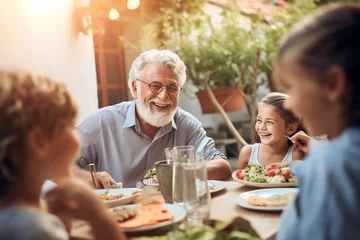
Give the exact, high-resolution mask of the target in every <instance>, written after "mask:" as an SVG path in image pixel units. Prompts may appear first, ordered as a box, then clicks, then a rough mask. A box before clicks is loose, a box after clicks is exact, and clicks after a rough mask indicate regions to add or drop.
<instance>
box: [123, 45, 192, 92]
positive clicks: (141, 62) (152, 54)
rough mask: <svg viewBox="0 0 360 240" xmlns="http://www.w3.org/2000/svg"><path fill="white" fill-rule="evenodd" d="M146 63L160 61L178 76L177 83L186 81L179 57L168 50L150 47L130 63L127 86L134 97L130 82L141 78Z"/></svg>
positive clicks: (182, 64)
mask: <svg viewBox="0 0 360 240" xmlns="http://www.w3.org/2000/svg"><path fill="white" fill-rule="evenodd" d="M148 63H160V64H162V65H164V66H166V67H168V68H170V69H172V70H173V71H174V73H175V74H176V75H177V76H178V81H179V84H180V85H181V86H182V85H183V84H184V83H185V81H186V66H185V64H184V62H183V61H182V60H181V59H180V57H179V56H178V55H177V54H176V53H173V52H171V51H169V50H157V49H151V50H149V51H146V52H143V53H142V54H140V56H139V57H137V58H136V59H135V60H134V62H133V63H132V65H131V69H130V72H129V79H128V87H129V89H130V92H131V95H132V96H133V97H134V92H133V89H132V82H133V81H135V80H136V79H140V78H141V76H140V75H141V71H142V70H143V68H144V67H145V65H146V64H148Z"/></svg>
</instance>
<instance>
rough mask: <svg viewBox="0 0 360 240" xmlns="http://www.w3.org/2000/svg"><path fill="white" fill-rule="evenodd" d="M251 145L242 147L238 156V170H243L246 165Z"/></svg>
mask: <svg viewBox="0 0 360 240" xmlns="http://www.w3.org/2000/svg"><path fill="white" fill-rule="evenodd" d="M251 150H252V145H247V146H244V147H243V148H242V149H241V151H240V155H239V162H238V169H244V168H245V167H246V165H248V163H249V160H250V156H251Z"/></svg>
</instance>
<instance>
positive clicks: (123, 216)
mask: <svg viewBox="0 0 360 240" xmlns="http://www.w3.org/2000/svg"><path fill="white" fill-rule="evenodd" d="M112 214H113V215H114V216H115V219H116V221H117V222H123V221H126V220H128V219H130V218H133V217H134V216H135V215H136V209H135V208H124V207H122V208H113V211H112Z"/></svg>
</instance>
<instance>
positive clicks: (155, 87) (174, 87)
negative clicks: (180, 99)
mask: <svg viewBox="0 0 360 240" xmlns="http://www.w3.org/2000/svg"><path fill="white" fill-rule="evenodd" d="M136 81H140V82H142V83H144V84H146V85H148V87H149V89H150V91H151V92H153V93H156V94H159V93H160V92H161V91H162V90H163V89H164V87H165V88H166V89H167V92H168V94H171V95H176V94H177V93H179V92H180V91H181V89H182V87H181V86H180V85H179V84H177V83H172V84H170V85H164V84H162V83H160V82H156V81H155V82H151V83H148V82H145V81H143V80H141V79H136Z"/></svg>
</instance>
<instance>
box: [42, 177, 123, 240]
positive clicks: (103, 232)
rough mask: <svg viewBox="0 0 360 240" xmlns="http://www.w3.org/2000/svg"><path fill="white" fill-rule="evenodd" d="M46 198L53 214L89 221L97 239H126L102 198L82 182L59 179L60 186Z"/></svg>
mask: <svg viewBox="0 0 360 240" xmlns="http://www.w3.org/2000/svg"><path fill="white" fill-rule="evenodd" d="M46 200H47V203H48V206H49V211H50V212H52V213H53V214H55V215H58V216H62V217H67V218H72V219H82V220H85V221H88V222H89V223H90V224H91V227H92V230H93V233H94V236H95V239H117V240H123V239H126V237H125V236H124V234H123V233H122V232H121V231H120V230H119V228H118V226H117V223H116V221H115V218H114V217H113V216H111V215H110V213H109V212H108V211H107V209H106V208H105V206H104V203H103V202H102V200H101V199H100V198H99V197H98V196H96V195H95V194H94V193H93V192H92V191H91V189H89V188H88V186H87V185H86V184H84V183H82V182H79V181H72V180H66V179H65V180H63V181H60V180H59V185H58V187H56V188H54V189H52V190H50V191H49V192H48V193H47V195H46Z"/></svg>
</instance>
